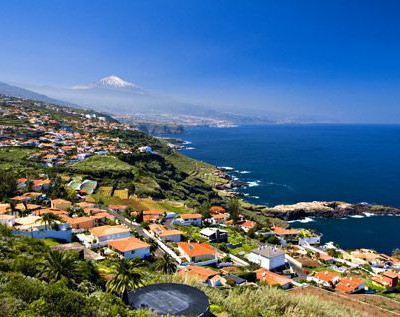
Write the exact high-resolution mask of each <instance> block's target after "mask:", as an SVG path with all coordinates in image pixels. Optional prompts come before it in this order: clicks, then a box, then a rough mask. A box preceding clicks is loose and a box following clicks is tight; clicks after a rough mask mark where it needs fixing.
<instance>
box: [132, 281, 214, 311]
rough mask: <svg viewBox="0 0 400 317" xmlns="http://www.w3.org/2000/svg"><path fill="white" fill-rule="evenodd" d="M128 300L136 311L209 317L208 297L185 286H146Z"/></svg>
mask: <svg viewBox="0 0 400 317" xmlns="http://www.w3.org/2000/svg"><path fill="white" fill-rule="evenodd" d="M127 300H128V303H129V305H130V306H131V307H132V308H134V309H150V310H153V311H154V312H156V313H157V314H158V315H174V316H196V317H197V316H201V317H206V316H209V306H210V304H209V302H208V297H207V295H206V294H204V293H203V292H202V291H200V290H198V289H197V288H194V287H191V286H189V285H185V284H176V283H160V284H153V285H149V286H145V287H142V288H139V289H137V290H135V291H132V292H129V293H128V297H127Z"/></svg>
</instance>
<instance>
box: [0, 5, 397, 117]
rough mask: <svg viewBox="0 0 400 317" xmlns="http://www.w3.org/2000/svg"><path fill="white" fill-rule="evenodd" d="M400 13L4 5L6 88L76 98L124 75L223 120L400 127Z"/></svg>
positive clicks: (385, 9) (389, 8) (330, 8)
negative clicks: (88, 87)
mask: <svg viewBox="0 0 400 317" xmlns="http://www.w3.org/2000/svg"><path fill="white" fill-rule="evenodd" d="M399 9H400V3H398V2H397V1H386V2H385V3H384V4H383V3H381V2H378V1H368V3H367V2H361V1H332V2H323V3H322V2H320V1H308V2H306V3H299V2H295V1H281V2H275V1H256V2H252V3H244V2H241V3H236V2H235V3H233V2H231V1H229V2H228V1H219V2H218V3H215V2H213V1H202V2H201V3H200V2H189V1H152V2H148V1H134V2H132V1H113V2H110V1H96V2H90V1H84V2H82V1H68V2H67V1H65V2H62V1H57V2H55V1H45V0H42V1H36V2H34V3H33V2H31V1H18V2H9V3H5V2H3V3H1V4H0V10H1V11H2V13H3V14H2V19H3V23H2V28H1V30H0V35H1V38H2V41H1V44H0V45H1V46H2V49H1V50H0V69H1V73H0V81H3V82H7V83H13V84H18V85H20V86H22V87H24V88H30V87H40V86H51V87H64V88H67V87H72V86H75V85H80V84H87V83H90V82H93V81H96V80H98V79H99V78H102V77H105V76H108V75H112V74H113V75H117V76H121V77H122V78H124V79H126V80H128V81H130V82H133V83H135V84H137V85H139V86H141V87H143V88H144V89H146V90H148V91H151V92H152V93H154V94H158V95H162V96H166V97H168V98H173V99H174V100H179V101H181V102H187V103H191V104H194V105H196V104H197V105H202V106H203V105H204V106H207V107H211V108H214V109H217V110H218V111H229V112H241V113H246V112H248V113H259V114H270V113H281V114H283V115H285V114H288V115H293V114H295V115H299V116H313V117H316V118H321V121H324V118H325V119H326V120H327V121H332V122H353V123H400V107H399V106H398V104H399V102H398V100H399V98H400V89H399V83H400V61H399V59H398V56H399V53H400V35H399V34H400V32H399V31H400V21H399V20H398V18H397V12H399ZM50 97H53V96H51V95H50Z"/></svg>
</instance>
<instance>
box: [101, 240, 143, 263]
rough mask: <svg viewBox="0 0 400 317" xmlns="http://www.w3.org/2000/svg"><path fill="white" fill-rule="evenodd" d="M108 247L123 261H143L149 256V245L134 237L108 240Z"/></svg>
mask: <svg viewBox="0 0 400 317" xmlns="http://www.w3.org/2000/svg"><path fill="white" fill-rule="evenodd" d="M107 243H108V245H109V247H111V249H113V250H114V251H116V252H117V253H119V254H120V255H121V256H122V257H124V258H125V259H127V260H129V259H133V258H140V259H143V258H145V257H148V256H150V255H151V252H150V245H149V244H147V243H146V242H143V241H142V240H139V239H137V238H135V237H129V238H123V239H118V240H110V241H108V242H107Z"/></svg>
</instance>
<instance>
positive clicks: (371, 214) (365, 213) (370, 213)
mask: <svg viewBox="0 0 400 317" xmlns="http://www.w3.org/2000/svg"><path fill="white" fill-rule="evenodd" d="M363 214H364V215H365V217H372V216H376V214H374V213H372V212H363Z"/></svg>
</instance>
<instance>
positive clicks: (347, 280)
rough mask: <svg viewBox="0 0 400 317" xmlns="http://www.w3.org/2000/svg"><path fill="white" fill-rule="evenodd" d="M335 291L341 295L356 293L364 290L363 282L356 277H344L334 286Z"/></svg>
mask: <svg viewBox="0 0 400 317" xmlns="http://www.w3.org/2000/svg"><path fill="white" fill-rule="evenodd" d="M335 289H336V290H337V291H339V292H343V293H350V294H352V293H356V292H360V291H363V290H364V289H365V282H364V281H363V280H360V279H359V278H357V277H352V276H346V277H344V278H342V279H341V280H340V282H339V283H337V284H336V287H335Z"/></svg>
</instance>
